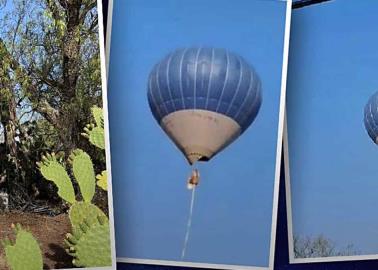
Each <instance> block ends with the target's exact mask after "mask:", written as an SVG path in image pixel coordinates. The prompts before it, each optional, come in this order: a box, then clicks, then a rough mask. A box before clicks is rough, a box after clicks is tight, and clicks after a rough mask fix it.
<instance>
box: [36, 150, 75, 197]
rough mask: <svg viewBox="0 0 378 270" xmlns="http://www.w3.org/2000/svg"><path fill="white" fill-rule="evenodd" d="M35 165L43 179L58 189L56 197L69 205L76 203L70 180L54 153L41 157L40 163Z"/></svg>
mask: <svg viewBox="0 0 378 270" xmlns="http://www.w3.org/2000/svg"><path fill="white" fill-rule="evenodd" d="M37 165H38V167H39V170H40V172H41V174H42V175H43V177H44V178H46V179H47V180H49V181H52V182H54V184H55V185H56V186H57V187H58V195H59V196H60V197H61V198H62V199H63V200H65V201H67V202H69V203H74V202H75V201H76V199H75V192H74V188H73V185H72V182H71V179H70V177H69V176H68V174H67V172H66V169H65V168H64V167H63V165H62V164H61V163H60V162H59V161H58V159H57V157H56V156H55V154H54V153H52V154H46V156H42V162H38V163H37Z"/></svg>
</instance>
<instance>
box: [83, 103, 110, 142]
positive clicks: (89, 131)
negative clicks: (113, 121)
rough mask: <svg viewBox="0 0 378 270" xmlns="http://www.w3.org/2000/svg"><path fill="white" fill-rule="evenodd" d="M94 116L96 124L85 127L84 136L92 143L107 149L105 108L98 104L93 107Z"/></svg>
mask: <svg viewBox="0 0 378 270" xmlns="http://www.w3.org/2000/svg"><path fill="white" fill-rule="evenodd" d="M91 111H92V116H93V118H94V119H95V124H93V123H91V124H88V125H87V126H86V127H85V128H84V132H83V133H81V135H82V136H84V137H86V138H87V139H88V140H89V142H90V143H91V144H93V145H94V146H97V147H98V148H100V149H105V133H104V114H103V110H102V109H101V108H99V107H97V106H94V107H92V109H91Z"/></svg>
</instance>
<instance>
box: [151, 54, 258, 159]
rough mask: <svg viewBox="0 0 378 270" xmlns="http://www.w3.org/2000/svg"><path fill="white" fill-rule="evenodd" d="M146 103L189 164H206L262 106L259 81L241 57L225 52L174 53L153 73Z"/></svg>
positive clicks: (239, 133) (242, 130)
mask: <svg viewBox="0 0 378 270" xmlns="http://www.w3.org/2000/svg"><path fill="white" fill-rule="evenodd" d="M148 102H149V105H150V108H151V111H152V114H153V116H154V118H155V119H156V121H157V122H158V123H159V125H160V126H161V127H162V129H163V130H164V131H165V132H166V133H167V135H168V136H169V137H170V138H171V139H172V141H173V142H174V143H175V144H176V146H177V147H178V148H179V149H180V150H181V151H182V152H183V153H184V155H185V157H186V158H187V160H188V161H189V163H190V164H193V163H194V162H196V161H208V160H210V159H211V158H212V157H213V156H214V155H216V154H217V153H218V152H220V151H221V150H222V149H224V148H225V147H226V146H227V145H229V144H230V143H231V142H233V141H234V140H235V139H236V138H237V137H239V136H240V135H241V134H242V133H243V132H244V131H245V130H246V129H247V128H248V127H249V126H250V125H251V124H252V122H253V121H254V119H255V118H256V116H257V114H258V112H259V109H260V106H261V102H262V91H261V81H260V78H259V76H258V75H257V73H256V72H255V70H254V69H253V67H252V66H251V65H249V64H248V63H247V62H246V61H245V60H244V59H243V58H242V57H240V56H238V55H236V54H234V53H231V52H229V51H227V50H225V49H216V48H186V49H178V50H176V51H174V52H172V53H170V54H169V55H168V56H166V57H165V58H164V59H163V60H161V61H160V62H159V63H157V64H156V65H155V66H154V68H153V69H152V71H151V73H150V76H149V80H148Z"/></svg>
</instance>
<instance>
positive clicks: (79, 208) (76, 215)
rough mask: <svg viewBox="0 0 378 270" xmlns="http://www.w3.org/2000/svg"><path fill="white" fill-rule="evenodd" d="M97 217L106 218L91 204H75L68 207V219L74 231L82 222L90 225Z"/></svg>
mask: <svg viewBox="0 0 378 270" xmlns="http://www.w3.org/2000/svg"><path fill="white" fill-rule="evenodd" d="M98 216H100V217H106V215H105V214H104V212H102V211H101V209H100V208H98V207H97V206H96V205H94V204H91V203H86V202H76V203H74V204H73V205H72V206H71V207H70V210H69V217H70V221H71V225H72V228H73V230H74V231H75V230H76V229H77V228H78V226H79V225H80V224H81V223H83V222H84V220H86V221H87V222H89V223H92V222H94V221H95V220H96V219H97V217H98Z"/></svg>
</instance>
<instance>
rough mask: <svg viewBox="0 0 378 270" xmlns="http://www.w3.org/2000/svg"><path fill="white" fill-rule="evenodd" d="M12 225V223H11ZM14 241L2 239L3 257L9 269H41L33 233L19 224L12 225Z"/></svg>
mask: <svg viewBox="0 0 378 270" xmlns="http://www.w3.org/2000/svg"><path fill="white" fill-rule="evenodd" d="M13 226H14V225H13ZM14 232H15V234H16V241H15V243H12V241H11V240H9V239H6V240H4V241H2V244H3V246H4V250H5V257H6V260H7V263H8V265H9V267H10V269H11V270H42V269H43V261H42V253H41V249H40V247H39V245H38V242H37V241H36V240H35V239H34V237H33V235H32V234H31V233H30V232H28V231H26V230H24V229H22V227H21V225H20V224H17V225H16V226H14Z"/></svg>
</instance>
